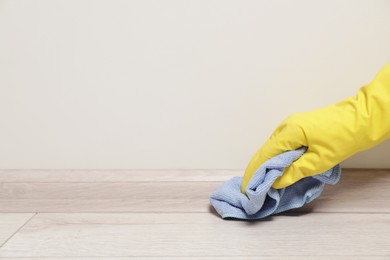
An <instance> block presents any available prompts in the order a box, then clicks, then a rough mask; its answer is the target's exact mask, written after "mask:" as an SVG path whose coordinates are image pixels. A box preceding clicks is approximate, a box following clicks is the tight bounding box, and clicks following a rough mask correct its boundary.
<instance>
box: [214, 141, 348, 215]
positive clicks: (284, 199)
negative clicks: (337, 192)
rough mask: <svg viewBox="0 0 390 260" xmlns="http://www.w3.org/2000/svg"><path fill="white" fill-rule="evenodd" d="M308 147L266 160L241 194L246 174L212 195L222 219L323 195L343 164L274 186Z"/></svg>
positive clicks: (277, 209) (297, 204) (265, 211)
mask: <svg viewBox="0 0 390 260" xmlns="http://www.w3.org/2000/svg"><path fill="white" fill-rule="evenodd" d="M306 149H307V147H302V148H299V149H297V150H291V151H287V152H284V153H282V154H279V155H277V156H275V157H273V158H271V159H269V160H267V161H266V162H264V163H263V164H262V165H261V166H260V167H259V168H258V169H257V171H256V172H255V174H254V175H253V177H252V178H251V180H250V181H249V183H248V185H247V187H246V194H247V196H246V195H245V194H243V193H241V183H242V179H243V177H233V178H232V179H230V180H228V181H226V182H225V183H224V184H223V185H222V186H221V187H220V188H219V189H218V190H216V191H215V192H213V193H212V194H211V195H210V203H211V205H212V206H213V207H214V208H215V210H216V211H217V212H218V214H219V215H220V216H221V217H222V218H224V219H225V218H237V219H260V218H264V217H267V216H270V215H273V214H276V213H280V212H283V211H287V210H289V209H293V208H299V207H302V206H303V205H304V204H305V203H309V202H311V201H312V200H314V199H316V198H317V197H318V196H320V195H321V192H322V191H323V189H324V186H325V184H332V185H334V184H336V183H337V182H338V181H339V179H340V176H341V167H340V165H336V166H335V167H333V168H332V169H329V170H327V171H326V172H323V173H321V174H317V175H314V176H311V177H306V178H303V179H301V180H299V181H298V182H296V183H294V184H293V185H290V186H288V187H286V188H283V189H279V190H276V189H274V188H272V184H273V183H274V181H275V180H276V179H277V178H278V177H280V176H281V175H282V174H283V171H284V169H285V168H286V167H288V166H289V165H291V164H292V162H294V161H295V160H297V159H298V158H299V157H301V156H302V155H303V154H304V152H305V151H306Z"/></svg>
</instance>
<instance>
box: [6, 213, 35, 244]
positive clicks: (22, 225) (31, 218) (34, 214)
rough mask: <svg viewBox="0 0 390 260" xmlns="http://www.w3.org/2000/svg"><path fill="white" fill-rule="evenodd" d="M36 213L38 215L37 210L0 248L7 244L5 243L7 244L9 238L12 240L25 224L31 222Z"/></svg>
mask: <svg viewBox="0 0 390 260" xmlns="http://www.w3.org/2000/svg"><path fill="white" fill-rule="evenodd" d="M36 215H38V213H37V212H35V213H34V214H33V215H32V216H31V217H30V218H29V219H27V220H26V221H25V222H24V223H23V225H21V226H20V227H19V228H18V229H17V230H16V231H15V232H14V233H13V234H12V235H11V236H10V237H9V238H8V239H6V240H5V241H4V242H3V243H2V244H0V250H1V248H2V247H3V246H4V245H5V244H7V242H8V241H9V240H11V238H13V237H14V236H15V235H16V233H18V232H19V231H20V230H21V229H22V228H23V227H24V226H26V225H27V224H28V223H29V222H30V220H32V219H33V218H34V217H35V216H36Z"/></svg>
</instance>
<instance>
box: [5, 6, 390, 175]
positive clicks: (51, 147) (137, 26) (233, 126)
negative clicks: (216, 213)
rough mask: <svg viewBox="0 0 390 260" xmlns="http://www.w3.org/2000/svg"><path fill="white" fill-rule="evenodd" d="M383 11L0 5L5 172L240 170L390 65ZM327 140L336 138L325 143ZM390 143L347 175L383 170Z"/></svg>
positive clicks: (388, 9)
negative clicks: (300, 116)
mask: <svg viewBox="0 0 390 260" xmlns="http://www.w3.org/2000/svg"><path fill="white" fill-rule="evenodd" d="M389 13H390V2H389V1H386V0H382V1H369V0H366V1H352V0H350V1H339V0H331V1H231V0H220V1H216V0H207V1H206V0H194V1H185V0H164V1H161V0H156V1H150V0H138V1H108V0H107V1H96V0H91V1H65V0H64V1H58V0H56V1H54V0H47V1H43V0H36V1H18V0H16V1H4V0H0V120H1V125H0V158H1V159H0V168H149V169H151V168H245V166H246V164H247V162H248V161H249V159H250V157H251V156H252V154H253V153H254V152H255V151H256V150H257V148H258V147H259V146H260V145H261V144H262V143H263V142H264V141H265V140H266V138H267V137H268V136H269V135H270V134H271V132H272V130H273V129H274V128H275V127H276V126H277V125H278V123H280V122H281V121H282V120H283V119H284V118H285V117H287V116H288V115H289V114H290V113H296V112H300V111H306V110H311V109H314V108H319V107H322V106H326V105H330V104H332V103H335V102H337V101H339V100H342V99H344V98H346V97H347V96H350V95H354V94H355V91H356V90H357V89H358V88H359V87H360V86H362V85H363V84H365V83H367V82H368V81H370V80H371V79H372V77H373V76H374V75H375V74H376V72H377V70H378V69H379V68H380V67H381V66H383V65H384V64H385V63H386V62H388V61H390V33H389V28H390V27H389V25H390V15H389ZM329 141H331V140H329ZM389 153H390V143H388V142H387V143H385V144H383V145H381V146H379V147H376V148H374V149H372V150H370V151H368V152H365V153H361V154H359V155H358V156H355V157H353V158H351V159H349V160H348V161H347V162H345V163H344V166H348V167H390V156H389Z"/></svg>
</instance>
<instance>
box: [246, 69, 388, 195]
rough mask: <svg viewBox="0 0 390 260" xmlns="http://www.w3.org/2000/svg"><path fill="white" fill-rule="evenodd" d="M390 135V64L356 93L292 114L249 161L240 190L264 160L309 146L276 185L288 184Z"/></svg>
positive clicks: (323, 168) (285, 185) (325, 168)
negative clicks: (334, 101)
mask: <svg viewBox="0 0 390 260" xmlns="http://www.w3.org/2000/svg"><path fill="white" fill-rule="evenodd" d="M388 138H390V63H389V64H388V65H386V66H385V67H384V68H382V70H381V71H380V72H379V73H378V74H377V75H376V77H375V78H374V80H373V81H372V82H370V83H369V84H367V85H365V86H363V87H362V88H360V89H359V90H358V92H357V95H356V96H351V97H348V98H347V99H345V100H343V101H341V102H338V103H336V104H334V105H331V106H327V107H324V108H321V109H317V110H313V111H309V112H303V113H297V114H292V115H290V116H289V117H287V118H286V119H285V120H284V121H283V122H282V123H281V124H280V125H279V126H278V127H277V128H276V129H275V131H274V132H273V133H272V135H271V136H270V138H269V139H268V140H267V141H266V142H265V143H264V144H263V146H262V147H261V148H260V149H259V150H258V151H257V152H256V154H255V155H254V156H253V157H252V159H251V161H250V162H249V164H248V166H247V168H246V170H245V174H244V178H243V182H242V185H241V192H242V193H244V194H245V188H246V186H247V184H248V182H249V180H250V179H251V178H252V176H253V174H254V173H255V171H256V170H257V169H258V168H259V167H260V165H261V164H263V163H264V162H265V161H266V160H268V159H270V158H272V157H274V156H276V155H278V154H280V153H282V152H285V151H287V150H295V149H297V148H300V147H302V146H306V147H307V151H306V152H305V153H304V154H303V155H302V156H301V157H300V158H298V159H297V160H296V161H295V162H293V163H292V164H291V165H290V166H289V167H287V168H286V169H285V171H284V173H283V175H282V176H281V177H279V178H278V179H276V181H275V182H274V184H273V185H272V187H273V188H275V189H281V188H285V187H287V186H289V185H291V184H294V183H295V182H297V181H299V180H300V179H302V178H304V177H308V176H313V175H316V174H320V173H323V172H324V171H326V170H329V169H330V168H332V167H334V166H335V165H337V164H339V163H340V162H342V161H344V160H345V159H347V158H348V157H350V156H352V155H354V154H356V153H358V152H360V151H363V150H366V149H369V148H371V147H373V146H375V145H377V144H379V143H381V142H382V141H384V140H386V139H388Z"/></svg>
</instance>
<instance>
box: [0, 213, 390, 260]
mask: <svg viewBox="0 0 390 260" xmlns="http://www.w3.org/2000/svg"><path fill="white" fill-rule="evenodd" d="M389 235H390V214H327V213H316V214H303V215H300V216H289V215H279V216H274V217H271V218H268V219H266V220H264V221H254V222H244V221H223V220H221V219H219V218H218V217H216V216H214V215H212V214H207V213H172V214H169V213H165V214H163V213H160V214H151V213H149V214H148V213H146V214H145V213H139V214H136V213H130V214H125V213H122V214H88V213H86V214H80V213H75V214H63V213H54V214H51V213H47V214H45V213H41V214H38V215H37V216H35V217H34V218H33V219H32V220H31V221H30V222H29V223H28V225H26V226H24V227H23V228H22V229H21V230H20V231H19V232H18V233H17V234H15V235H14V236H13V238H12V239H11V240H10V241H9V242H8V243H6V244H5V245H4V246H3V248H2V249H1V250H0V256H1V257H9V256H14V257H41V256H46V257H85V256H89V257H105V256H107V257H110V256H111V257H112V256H115V257H125V256H134V257H136V256H138V257H159V256H165V257H169V256H176V257H206V256H208V257H213V256H226V257H228V256H280V257H283V256H326V255H329V256H335V255H337V256H371V255H372V256H388V257H390V247H389V241H388V239H389Z"/></svg>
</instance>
